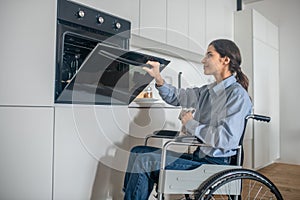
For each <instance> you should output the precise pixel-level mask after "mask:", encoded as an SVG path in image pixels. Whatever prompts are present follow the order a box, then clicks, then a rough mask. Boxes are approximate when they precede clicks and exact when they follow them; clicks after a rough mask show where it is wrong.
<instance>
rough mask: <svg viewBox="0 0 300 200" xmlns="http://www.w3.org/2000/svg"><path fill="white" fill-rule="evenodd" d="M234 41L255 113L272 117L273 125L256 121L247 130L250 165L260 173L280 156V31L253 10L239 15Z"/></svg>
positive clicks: (247, 157)
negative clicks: (260, 169) (247, 81)
mask: <svg viewBox="0 0 300 200" xmlns="http://www.w3.org/2000/svg"><path fill="white" fill-rule="evenodd" d="M234 39H235V42H236V43H237V45H238V46H239V47H240V50H241V54H242V70H243V71H244V72H245V73H246V74H247V76H248V77H249V81H250V88H249V93H250V95H251V98H252V101H253V104H254V113H257V114H263V115H268V116H270V117H271V122H270V123H269V124H266V123H262V122H257V121H255V122H254V123H249V124H248V127H247V133H246V136H245V140H244V142H245V147H246V156H245V157H246V165H247V167H250V168H255V169H257V168H261V167H263V166H266V165H268V164H270V163H272V162H274V161H275V160H276V159H278V158H279V153H280V141H279V136H280V135H279V133H280V125H279V120H280V113H279V40H278V27H277V26H276V25H274V24H272V23H271V22H270V21H269V20H268V19H266V18H265V17H264V16H263V15H261V14H260V13H258V12H257V11H255V10H253V9H248V10H243V11H238V12H236V13H235V21H234ZM249 158H250V159H249ZM251 158H252V159H251Z"/></svg>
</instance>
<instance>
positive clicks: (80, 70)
mask: <svg viewBox="0 0 300 200" xmlns="http://www.w3.org/2000/svg"><path fill="white" fill-rule="evenodd" d="M129 40H130V22H129V21H127V20H124V19H122V18H119V17H116V16H113V15H110V14H108V13H105V12H101V11H99V10H95V9H93V8H90V7H87V6H84V5H81V4H78V3H75V2H72V1H69V0H58V11H57V51H56V79H55V102H56V103H68V104H69V103H76V104H105V105H107V104H108V105H111V104H129V103H130V102H131V101H132V100H133V99H134V98H135V97H136V96H137V95H138V93H140V92H141V91H142V90H143V89H144V88H145V87H146V86H147V85H148V84H149V83H150V82H151V81H152V78H151V77H150V76H149V75H148V74H147V73H146V72H145V71H144V70H142V66H145V63H146V62H147V60H156V61H159V62H160V63H161V64H162V65H161V66H162V68H161V70H162V69H163V68H164V67H165V66H166V65H167V64H168V63H169V61H167V60H165V59H162V58H158V57H154V56H151V55H146V54H142V53H138V52H132V51H129V50H128V49H129Z"/></svg>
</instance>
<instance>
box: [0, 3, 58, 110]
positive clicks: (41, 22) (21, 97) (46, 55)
mask: <svg viewBox="0 0 300 200" xmlns="http://www.w3.org/2000/svg"><path fill="white" fill-rule="evenodd" d="M33 5H34V9H36V10H40V11H42V13H43V14H41V12H28V11H29V10H32V9H33ZM20 16H26V17H22V19H20ZM0 17H1V19H3V20H0V26H1V27H3V28H2V30H1V37H0V44H1V46H2V49H1V54H0V60H1V66H0V69H1V73H0V91H1V96H0V105H6V106H15V105H18V106H20V105H22V106H49V105H53V102H54V80H55V78H54V74H55V73H54V70H55V51H54V49H55V42H56V39H55V23H56V1H50V0H47V1H38V0H27V1H18V0H12V1H8V0H4V2H3V1H2V2H1V6H0ZM8 19H9V20H8Z"/></svg>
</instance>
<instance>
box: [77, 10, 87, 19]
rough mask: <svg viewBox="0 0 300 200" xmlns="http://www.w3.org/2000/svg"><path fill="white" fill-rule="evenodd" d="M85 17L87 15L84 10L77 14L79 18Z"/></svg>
mask: <svg viewBox="0 0 300 200" xmlns="http://www.w3.org/2000/svg"><path fill="white" fill-rule="evenodd" d="M84 15H85V13H84V11H83V10H79V11H78V12H77V16H78V18H84Z"/></svg>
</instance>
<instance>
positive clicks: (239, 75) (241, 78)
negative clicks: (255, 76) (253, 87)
mask: <svg viewBox="0 0 300 200" xmlns="http://www.w3.org/2000/svg"><path fill="white" fill-rule="evenodd" d="M235 77H236V80H237V82H238V83H239V84H241V85H242V86H243V88H244V89H245V90H246V91H247V92H248V86H249V79H248V77H247V76H246V75H245V74H244V73H243V72H242V69H241V67H238V70H237V71H236V75H235Z"/></svg>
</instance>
